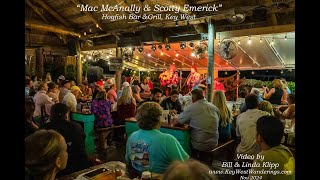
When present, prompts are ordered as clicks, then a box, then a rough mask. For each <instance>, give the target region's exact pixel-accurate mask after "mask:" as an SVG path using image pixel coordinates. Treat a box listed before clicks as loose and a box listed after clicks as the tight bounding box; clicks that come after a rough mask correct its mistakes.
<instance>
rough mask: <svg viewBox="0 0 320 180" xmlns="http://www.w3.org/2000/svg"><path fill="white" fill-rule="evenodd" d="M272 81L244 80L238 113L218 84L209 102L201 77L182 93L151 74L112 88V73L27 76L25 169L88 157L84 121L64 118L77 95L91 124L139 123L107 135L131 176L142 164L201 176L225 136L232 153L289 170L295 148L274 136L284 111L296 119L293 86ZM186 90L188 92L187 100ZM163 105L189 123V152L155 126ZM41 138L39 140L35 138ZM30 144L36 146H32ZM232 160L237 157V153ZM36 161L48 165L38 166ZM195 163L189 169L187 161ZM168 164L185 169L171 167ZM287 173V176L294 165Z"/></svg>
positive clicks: (41, 172) (70, 165) (72, 165)
mask: <svg viewBox="0 0 320 180" xmlns="http://www.w3.org/2000/svg"><path fill="white" fill-rule="evenodd" d="M273 84H274V88H271V89H270V90H268V89H267V88H265V87H264V88H263V93H260V92H259V90H258V89H257V88H254V87H253V88H250V89H249V90H248V93H246V94H243V95H242V96H243V99H244V100H243V101H242V103H241V107H240V110H239V111H238V112H240V114H235V111H233V109H230V107H228V105H227V100H226V96H225V91H224V90H215V91H214V92H213V100H212V102H209V101H208V100H207V99H206V86H201V85H198V86H197V87H195V88H193V90H192V91H191V92H190V93H189V94H187V95H182V94H181V91H180V90H179V88H178V86H177V85H173V86H171V89H170V92H169V93H168V96H165V95H164V94H165V92H164V91H163V90H162V89H161V88H160V87H156V86H154V85H153V83H152V81H151V79H150V78H145V79H144V80H143V82H142V83H140V81H139V80H138V79H134V80H133V81H131V82H127V81H123V82H122V85H121V88H120V89H119V90H118V89H117V87H116V84H115V81H114V80H109V81H106V80H103V79H102V80H99V81H96V82H94V83H88V82H87V81H84V82H82V83H81V84H79V85H76V84H75V82H74V81H70V80H67V79H66V78H65V77H64V76H63V75H61V76H59V77H58V79H57V80H56V82H53V81H52V79H51V77H50V74H47V76H46V78H45V81H40V80H37V79H31V78H26V80H25V109H26V111H25V137H26V139H25V143H26V147H27V148H26V152H25V153H26V160H25V162H26V168H27V173H28V175H31V176H41V177H46V176H53V177H55V176H57V177H59V176H63V175H66V174H70V173H72V172H76V171H79V170H81V169H85V168H87V167H90V166H91V165H92V164H91V162H90V161H89V159H88V157H87V155H86V153H85V143H84V142H85V134H84V131H83V128H82V127H81V126H80V125H79V124H77V123H75V122H73V121H72V120H71V119H70V113H73V112H79V110H80V111H81V108H80V109H79V102H90V104H91V105H90V111H91V113H92V114H94V116H95V121H94V128H95V129H96V128H105V127H112V126H117V125H124V124H125V119H126V118H136V120H137V125H138V126H139V128H140V130H138V131H136V132H134V133H132V134H131V135H130V136H129V137H125V131H123V130H119V131H118V132H116V133H115V134H114V135H113V136H112V137H114V138H118V139H120V140H122V141H124V140H125V142H126V154H125V159H126V164H127V169H128V173H129V175H130V177H131V178H134V177H137V176H141V174H142V172H143V171H146V170H148V171H152V172H155V173H159V174H164V177H166V179H177V178H178V179H179V178H180V177H181V179H183V178H187V177H192V178H193V179H196V178H197V177H200V175H199V176H196V174H201V177H204V179H215V178H216V177H215V176H213V175H210V174H209V171H207V173H204V172H205V171H206V170H208V168H209V167H208V166H207V165H210V164H208V160H209V159H210V158H208V156H210V153H209V152H210V151H211V150H212V149H214V148H216V147H217V146H218V145H219V144H221V143H224V142H227V141H229V140H231V139H232V138H236V140H237V146H236V149H235V150H234V154H235V157H239V156H236V154H248V155H253V156H255V157H257V154H260V155H264V156H266V157H267V158H266V160H268V161H273V162H279V163H280V164H281V166H280V167H279V169H281V170H283V169H287V170H288V168H287V166H289V165H288V163H289V164H290V163H291V164H290V168H289V170H290V171H292V172H294V169H292V163H294V155H293V153H292V152H291V151H290V150H289V149H288V148H287V147H285V146H284V145H282V144H281V140H282V137H283V135H284V125H283V122H282V121H283V120H286V119H291V120H292V121H291V122H292V123H291V125H292V126H295V124H294V123H295V94H294V93H291V92H288V89H287V87H286V86H285V83H283V80H280V79H279V80H278V79H275V80H274V81H273ZM142 94H143V97H141V95H142ZM146 95H147V96H146ZM187 98H190V100H189V101H188V103H187V104H186V101H185V99H187ZM275 105H276V106H275ZM164 110H169V114H170V115H176V116H172V117H175V118H173V119H170V125H171V126H184V125H188V127H190V141H191V154H187V153H186V152H185V150H184V149H183V148H182V146H181V145H180V143H179V142H178V140H177V139H176V138H175V137H174V136H172V135H169V134H166V133H162V132H160V127H161V123H160V117H161V116H162V114H163V111H164ZM170 117H171V116H170ZM281 120H282V121H281ZM233 134H235V137H233ZM109 138H110V137H109ZM40 140H41V143H38V144H37V141H40ZM32 146H33V147H34V148H35V149H37V150H38V151H39V152H41V153H38V154H34V153H33V152H32ZM51 151H52V153H50V152H51ZM47 153H49V155H48V154H47ZM46 158H47V159H46ZM193 159H195V160H198V161H193ZM237 160H238V161H241V158H240V159H239V158H238V159H237ZM266 160H265V162H266ZM42 161H46V162H50V163H51V165H49V164H48V165H47V166H43V167H41V164H42V163H43V162H42ZM254 162H258V160H257V159H255V160H254ZM259 163H262V162H259ZM205 164H206V165H205ZM195 166H197V168H194V169H195V170H196V172H195V173H194V174H193V173H191V172H190V171H189V170H188V169H189V168H190V167H195ZM173 167H175V168H176V169H178V170H179V171H181V172H184V173H185V174H186V175H183V174H181V173H179V172H178V173H177V172H175V171H173V170H172V168H173ZM269 176H270V177H268V178H269V179H273V176H274V177H282V176H283V175H269ZM271 176H272V177H271ZM286 177H289V178H288V179H294V173H293V174H289V175H288V176H286Z"/></svg>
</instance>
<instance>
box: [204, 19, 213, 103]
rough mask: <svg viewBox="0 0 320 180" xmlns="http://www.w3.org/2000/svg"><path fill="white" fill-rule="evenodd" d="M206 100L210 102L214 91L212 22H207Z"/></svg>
mask: <svg viewBox="0 0 320 180" xmlns="http://www.w3.org/2000/svg"><path fill="white" fill-rule="evenodd" d="M207 71H208V73H207V85H208V87H207V97H206V98H207V100H208V101H209V102H212V95H213V90H214V83H213V79H214V78H215V77H214V74H213V72H214V25H213V23H212V20H211V19H209V22H208V67H207Z"/></svg>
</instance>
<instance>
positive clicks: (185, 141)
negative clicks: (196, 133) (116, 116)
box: [125, 118, 191, 155]
mask: <svg viewBox="0 0 320 180" xmlns="http://www.w3.org/2000/svg"><path fill="white" fill-rule="evenodd" d="M125 121H126V123H125V126H126V134H127V137H129V136H130V135H131V134H132V133H133V132H135V131H138V130H139V129H140V128H139V127H138V125H137V121H136V119H135V118H128V119H125ZM160 132H163V133H167V134H171V135H172V136H174V137H175V138H176V139H177V140H178V141H179V143H180V145H181V146H182V147H183V149H184V150H185V151H186V153H188V154H189V155H190V154H191V142H190V127H189V126H183V127H172V126H170V125H161V128H160Z"/></svg>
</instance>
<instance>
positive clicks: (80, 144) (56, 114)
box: [40, 103, 90, 177]
mask: <svg viewBox="0 0 320 180" xmlns="http://www.w3.org/2000/svg"><path fill="white" fill-rule="evenodd" d="M69 114H70V111H69V109H68V107H67V105H65V104H62V103H57V104H54V105H53V106H52V107H51V116H50V121H51V122H49V123H45V124H44V125H43V126H42V127H40V128H43V129H53V130H56V131H57V132H59V133H60V134H61V135H62V136H63V137H64V139H65V140H66V143H67V145H68V149H67V150H68V154H69V158H68V163H67V167H66V169H64V170H62V171H61V172H59V173H58V174H57V177H61V176H64V175H67V174H71V173H73V172H76V171H80V170H82V169H86V168H88V167H90V163H89V160H88V156H87V154H86V151H85V143H84V140H85V136H86V135H85V134H84V131H83V129H82V127H81V125H80V124H78V123H76V122H73V121H70V120H69Z"/></svg>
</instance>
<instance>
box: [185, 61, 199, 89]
mask: <svg viewBox="0 0 320 180" xmlns="http://www.w3.org/2000/svg"><path fill="white" fill-rule="evenodd" d="M200 76H201V75H200V73H198V72H197V67H196V66H192V67H191V72H190V74H189V76H188V79H187V88H188V92H190V91H191V90H192V89H193V88H195V87H196V86H199V85H200V82H201V81H200Z"/></svg>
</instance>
